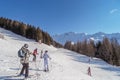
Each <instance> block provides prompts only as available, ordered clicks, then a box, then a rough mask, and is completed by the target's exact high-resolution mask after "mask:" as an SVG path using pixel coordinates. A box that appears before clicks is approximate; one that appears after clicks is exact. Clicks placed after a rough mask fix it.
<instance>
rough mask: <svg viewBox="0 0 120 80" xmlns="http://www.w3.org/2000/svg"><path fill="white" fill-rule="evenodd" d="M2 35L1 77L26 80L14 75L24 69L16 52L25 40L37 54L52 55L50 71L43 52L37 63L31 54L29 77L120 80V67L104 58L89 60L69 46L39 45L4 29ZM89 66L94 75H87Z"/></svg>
mask: <svg viewBox="0 0 120 80" xmlns="http://www.w3.org/2000/svg"><path fill="white" fill-rule="evenodd" d="M0 35H3V36H4V39H2V38H0V80H23V78H24V76H22V77H14V76H16V75H18V74H19V72H20V69H21V68H22V65H21V64H20V62H19V57H18V55H17V52H18V50H19V49H20V48H21V47H22V46H23V45H24V44H25V43H27V44H28V45H29V50H30V51H31V52H33V50H34V49H35V48H38V53H40V52H41V50H43V51H45V50H48V52H49V55H50V56H51V58H52V59H51V60H50V61H49V69H50V71H49V72H44V71H43V69H44V68H43V66H44V65H43V59H40V55H37V62H36V63H35V62H32V58H33V56H32V55H31V56H30V62H29V75H31V78H28V79H27V80H120V67H116V66H112V65H109V64H107V63H106V62H104V61H103V60H101V59H98V58H93V59H90V58H89V57H87V56H84V55H80V54H77V53H75V52H72V51H69V50H66V49H62V48H55V47H53V46H48V45H46V44H43V43H41V44H39V43H37V42H35V41H34V40H29V39H26V38H24V37H21V36H19V35H16V34H14V33H12V32H10V31H7V30H4V29H2V28H0ZM89 59H90V63H89ZM35 64H36V65H35ZM88 67H90V68H91V74H92V76H89V75H88V74H87V70H88Z"/></svg>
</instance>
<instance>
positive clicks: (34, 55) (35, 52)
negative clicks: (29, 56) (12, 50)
mask: <svg viewBox="0 0 120 80" xmlns="http://www.w3.org/2000/svg"><path fill="white" fill-rule="evenodd" d="M36 55H38V53H37V48H36V49H35V50H34V51H33V61H36Z"/></svg>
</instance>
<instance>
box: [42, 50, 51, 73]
mask: <svg viewBox="0 0 120 80" xmlns="http://www.w3.org/2000/svg"><path fill="white" fill-rule="evenodd" d="M43 58H44V71H45V72H46V71H49V66H48V58H49V59H50V60H51V58H50V56H49V55H48V51H47V50H46V51H45V53H44V54H43Z"/></svg>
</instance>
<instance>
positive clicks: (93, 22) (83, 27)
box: [0, 0, 120, 35]
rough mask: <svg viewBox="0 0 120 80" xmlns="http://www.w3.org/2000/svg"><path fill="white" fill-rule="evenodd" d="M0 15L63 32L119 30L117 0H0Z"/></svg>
mask: <svg viewBox="0 0 120 80" xmlns="http://www.w3.org/2000/svg"><path fill="white" fill-rule="evenodd" d="M0 16H1V17H6V18H10V19H12V20H17V21H21V22H24V23H26V24H31V25H34V26H36V27H38V26H39V27H40V28H41V29H43V30H44V31H47V32H48V33H50V34H51V35H54V34H61V33H65V32H71V31H72V32H78V33H82V32H85V33H89V34H94V33H96V32H105V33H115V32H120V0H0Z"/></svg>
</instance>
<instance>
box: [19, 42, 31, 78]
mask: <svg viewBox="0 0 120 80" xmlns="http://www.w3.org/2000/svg"><path fill="white" fill-rule="evenodd" d="M21 49H22V51H23V52H24V53H25V56H24V57H22V58H21V59H20V62H21V64H22V65H23V67H22V69H21V72H20V74H19V75H20V76H21V75H23V73H24V71H25V78H27V77H28V75H29V57H30V54H31V52H30V51H29V50H28V44H24V46H23V47H22V48H21Z"/></svg>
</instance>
